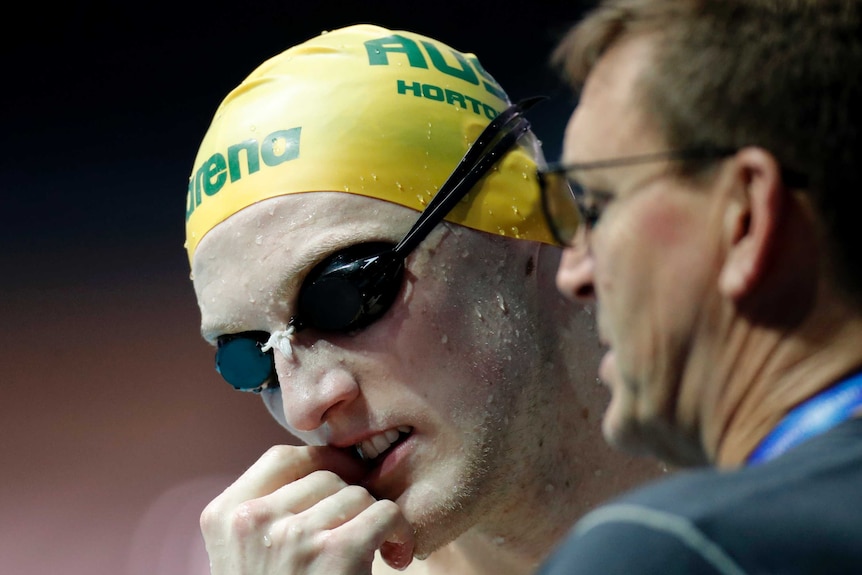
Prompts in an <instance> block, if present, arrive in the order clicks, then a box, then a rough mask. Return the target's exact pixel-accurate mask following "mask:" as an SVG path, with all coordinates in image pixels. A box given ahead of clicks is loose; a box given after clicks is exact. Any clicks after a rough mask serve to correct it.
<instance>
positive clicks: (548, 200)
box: [537, 148, 737, 246]
mask: <svg viewBox="0 0 862 575" xmlns="http://www.w3.org/2000/svg"><path fill="white" fill-rule="evenodd" d="M736 152H737V149H735V148H695V149H690V150H669V151H664V152H654V153H651V154H640V155H637V156H628V157H625V158H613V159H609V160H598V161H595V162H585V163H580V164H550V165H549V166H548V167H547V168H544V169H539V170H538V172H537V176H538V179H539V187H540V188H541V191H542V209H543V210H544V212H545V218H546V219H547V221H548V227H549V228H550V229H551V232H552V233H553V234H554V238H556V240H557V241H558V242H559V243H561V244H563V245H565V246H571V245H572V243H573V242H574V239H575V234H576V233H577V231H578V227H579V226H580V225H581V223H583V224H584V225H585V226H586V228H587V229H590V228H592V227H594V226H595V225H596V223H598V221H599V218H600V217H601V215H602V212H603V211H604V209H605V208H606V207H607V205H608V204H609V203H610V202H611V200H613V199H614V194H612V193H611V192H606V191H602V190H593V189H590V188H587V187H586V186H584V185H583V184H581V183H580V182H579V181H578V180H577V178H575V177H574V176H573V175H572V174H573V172H575V173H576V172H581V171H585V170H595V169H599V168H615V167H620V166H631V165H635V164H646V163H649V162H657V161H662V160H684V161H709V160H716V159H719V158H725V157H727V156H731V155H733V154H735V153H736Z"/></svg>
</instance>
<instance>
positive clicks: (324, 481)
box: [308, 469, 346, 488]
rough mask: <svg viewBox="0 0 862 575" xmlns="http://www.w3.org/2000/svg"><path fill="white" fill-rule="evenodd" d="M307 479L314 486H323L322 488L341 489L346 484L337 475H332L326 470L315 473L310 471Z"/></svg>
mask: <svg viewBox="0 0 862 575" xmlns="http://www.w3.org/2000/svg"><path fill="white" fill-rule="evenodd" d="M308 477H309V478H310V479H312V480H313V481H314V482H315V483H316V484H318V485H321V486H324V487H334V488H341V487H343V486H344V485H346V483H345V482H344V480H343V479H342V478H341V477H339V476H338V474H336V473H333V472H332V471H329V470H327V469H318V470H317V471H312V472H311V473H309V474H308Z"/></svg>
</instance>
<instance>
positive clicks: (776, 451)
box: [748, 372, 862, 465]
mask: <svg viewBox="0 0 862 575" xmlns="http://www.w3.org/2000/svg"><path fill="white" fill-rule="evenodd" d="M860 407H862V372H860V373H857V374H856V375H853V376H851V377H849V378H847V379H845V380H843V381H840V382H839V383H838V384H836V385H834V386H832V387H830V388H828V389H825V390H823V391H822V392H820V393H818V394H817V395H815V396H814V397H812V398H810V399H808V400H807V401H805V402H804V403H802V404H800V405H798V406H797V407H795V408H793V409H792V410H791V411H790V413H788V414H787V415H786V416H784V419H782V420H781V421H780V422H779V423H778V425H777V426H776V427H775V429H773V430H772V431H771V432H770V433H769V435H767V436H766V437H765V438H764V439H763V441H761V442H760V445H758V446H757V448H756V449H755V450H754V452H753V453H752V454H751V455H749V456H748V464H749V465H753V464H756V463H763V462H765V461H769V460H770V459H773V458H775V457H778V456H779V455H781V454H782V453H784V452H785V451H787V450H788V449H790V448H791V447H793V446H795V445H798V444H799V443H802V442H803V441H805V440H806V439H808V438H809V437H813V436H815V435H817V434H819V433H823V432H824V431H826V430H827V429H830V428H832V427H834V426H836V425H838V424H839V423H841V422H843V421H845V420H847V419H849V418H850V417H852V416H853V413H854V412H855V411H856V410H857V409H859V408H860Z"/></svg>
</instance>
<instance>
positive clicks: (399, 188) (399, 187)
mask: <svg viewBox="0 0 862 575" xmlns="http://www.w3.org/2000/svg"><path fill="white" fill-rule="evenodd" d="M395 186H396V187H397V188H398V191H400V192H403V191H404V186H402V185H401V182H395Z"/></svg>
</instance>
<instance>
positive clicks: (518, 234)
mask: <svg viewBox="0 0 862 575" xmlns="http://www.w3.org/2000/svg"><path fill="white" fill-rule="evenodd" d="M512 235H513V236H515V237H516V238H520V237H521V230H519V229H518V226H512Z"/></svg>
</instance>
